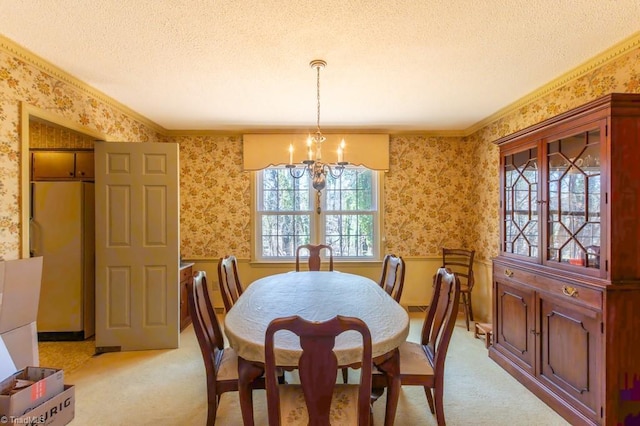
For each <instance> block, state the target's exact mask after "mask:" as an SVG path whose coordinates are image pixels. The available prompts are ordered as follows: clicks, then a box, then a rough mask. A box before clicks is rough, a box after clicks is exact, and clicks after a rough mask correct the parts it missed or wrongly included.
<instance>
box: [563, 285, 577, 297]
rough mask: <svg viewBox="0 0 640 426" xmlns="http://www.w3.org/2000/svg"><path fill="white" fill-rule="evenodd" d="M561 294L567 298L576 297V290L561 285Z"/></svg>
mask: <svg viewBox="0 0 640 426" xmlns="http://www.w3.org/2000/svg"><path fill="white" fill-rule="evenodd" d="M562 294H564V295H565V296H569V297H578V289H576V288H575V287H569V286H568V285H563V286H562Z"/></svg>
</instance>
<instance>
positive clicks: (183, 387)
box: [41, 313, 568, 426]
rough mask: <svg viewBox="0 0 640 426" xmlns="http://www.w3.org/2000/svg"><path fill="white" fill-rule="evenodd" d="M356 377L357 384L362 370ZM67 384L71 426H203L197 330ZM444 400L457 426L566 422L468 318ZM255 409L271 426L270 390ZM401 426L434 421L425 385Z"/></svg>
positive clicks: (110, 360) (377, 416)
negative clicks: (71, 388) (496, 358)
mask: <svg viewBox="0 0 640 426" xmlns="http://www.w3.org/2000/svg"><path fill="white" fill-rule="evenodd" d="M410 315H411V333H410V336H409V339H410V340H417V338H418V336H419V333H420V329H421V326H422V321H423V319H424V313H411V314H410ZM43 355H44V354H43ZM58 359H60V358H58ZM45 362H49V360H48V358H47V356H46V355H45V356H41V365H42V366H47V367H56V365H49V364H45ZM52 362H53V361H52ZM350 374H352V375H353V378H354V379H355V377H356V375H357V373H356V372H353V371H351V373H350ZM288 379H290V377H289V376H288ZM65 382H66V383H69V384H75V385H76V416H75V420H74V421H73V422H72V423H71V424H72V425H78V426H84V425H94V426H117V425H130V424H136V425H204V424H205V419H206V396H205V395H206V384H205V379H204V366H203V364H202V359H201V355H200V351H199V348H198V345H197V342H196V339H195V335H194V333H193V329H192V328H191V327H188V328H187V329H185V331H184V332H183V333H182V334H181V346H180V349H176V350H161V351H138V352H121V353H106V354H102V355H99V356H96V357H91V358H88V359H87V360H86V362H85V363H84V364H82V366H80V367H79V368H76V369H75V370H72V371H70V372H69V373H68V374H67V373H65ZM385 395H386V393H385ZM385 395H383V397H382V398H380V399H379V400H378V402H376V404H375V406H374V423H375V424H383V422H384V405H385ZM444 403H445V416H446V420H447V424H449V425H454V426H455V425H487V426H489V425H491V426H502V425H504V426H512V425H519V426H522V425H531V426H538V425H545V426H547V425H567V424H568V423H567V422H565V421H564V420H563V419H562V418H561V417H560V416H558V415H557V414H556V413H555V412H554V411H553V410H551V409H550V408H549V407H547V405H545V404H544V403H543V402H541V401H540V400H539V399H538V398H537V397H535V396H534V395H533V394H532V393H530V392H529V391H527V390H526V389H525V388H524V387H523V386H522V385H521V384H519V383H518V382H517V381H516V380H515V379H513V378H512V377H511V376H510V375H508V374H507V373H506V372H505V371H504V370H502V369H501V368H500V367H498V366H497V365H496V364H495V363H494V362H493V361H491V360H490V359H489V358H488V357H487V350H486V349H485V347H484V341H483V340H479V339H474V337H473V332H467V330H466V328H465V326H464V322H463V321H459V322H458V325H457V326H456V330H455V332H454V335H453V339H452V342H451V345H450V347H449V354H448V358H447V365H446V378H445V400H444ZM254 412H255V419H256V425H258V426H261V425H266V424H267V421H266V400H265V393H264V391H255V392H254ZM216 424H217V425H222V426H224V425H230V426H235V425H241V424H242V417H241V415H240V407H239V401H238V397H237V394H236V393H227V394H225V395H223V396H222V399H221V403H220V407H219V410H218V416H217V422H216ZM395 424H396V425H401V426H403V425H435V424H436V421H435V418H434V417H433V416H432V414H431V413H430V411H429V408H428V406H427V401H426V398H425V395H424V391H423V389H422V388H421V387H404V388H403V389H402V392H401V396H400V401H399V404H398V413H397V416H396V422H395Z"/></svg>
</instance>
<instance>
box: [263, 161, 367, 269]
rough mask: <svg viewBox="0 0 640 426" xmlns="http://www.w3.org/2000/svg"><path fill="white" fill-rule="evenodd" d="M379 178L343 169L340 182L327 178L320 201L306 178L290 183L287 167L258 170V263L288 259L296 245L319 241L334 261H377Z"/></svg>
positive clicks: (362, 169) (364, 170) (357, 169)
mask: <svg viewBox="0 0 640 426" xmlns="http://www.w3.org/2000/svg"><path fill="white" fill-rule="evenodd" d="M379 175H380V173H379V172H376V171H373V170H369V169H367V168H365V167H354V166H347V167H346V168H345V170H344V173H343V174H342V176H341V177H340V178H339V179H334V178H332V177H331V176H328V177H327V185H326V188H325V189H323V190H322V192H321V193H320V196H319V198H318V196H317V192H316V191H315V190H314V189H313V188H312V187H311V180H310V179H309V177H308V175H306V174H305V175H304V176H303V177H302V178H301V179H294V178H293V177H291V175H290V174H289V170H288V169H286V168H285V167H269V168H266V169H264V170H261V171H258V172H256V203H255V205H256V220H255V235H256V258H257V260H264V261H269V260H288V259H292V258H294V257H295V255H296V247H298V246H299V245H301V244H320V243H323V244H328V245H330V246H331V247H332V248H333V256H334V258H339V259H340V258H341V259H343V260H347V259H350V260H367V259H378V257H379V253H380V249H379V247H380V214H379V209H378V200H379V189H380V184H379V178H380V176H379ZM318 207H320V210H319V213H318V211H317V208H318Z"/></svg>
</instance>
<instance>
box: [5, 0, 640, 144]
mask: <svg viewBox="0 0 640 426" xmlns="http://www.w3.org/2000/svg"><path fill="white" fill-rule="evenodd" d="M639 30H640V1H638V0H482V1H477V0H417V1H402V0H396V1H394V0H375V1H374V0H360V1H357V0H317V1H291V0H253V1H252V0H215V1H214V0H135V1H122V0H0V34H2V35H4V36H5V37H7V38H9V39H11V40H13V41H14V42H16V43H17V44H19V45H21V46H23V47H24V48H26V49H27V50H30V51H31V52H33V53H35V54H36V55H39V56H41V57H42V58H44V59H46V60H48V61H49V62H51V63H53V64H55V65H56V66H58V67H59V68H61V69H63V70H64V71H66V72H67V73H69V74H71V75H72V76H74V77H76V78H78V79H80V80H82V81H84V82H85V83H87V84H89V85H90V86H92V87H94V88H96V89H98V90H100V91H102V92H103V93H105V94H107V95H109V96H110V97H112V98H114V99H116V100H117V101H119V102H120V103H122V104H124V105H126V106H128V107H129V108H131V109H133V110H134V111H136V112H138V113H139V114H141V115H143V116H145V117H146V118H148V119H150V120H152V121H154V122H156V123H157V124H159V125H161V126H162V127H164V128H166V129H173V130H176V129H181V130H230V131H258V130H273V129H279V130H286V129H313V128H314V125H315V121H316V74H315V71H314V70H312V69H311V68H310V67H309V62H310V61H311V60H312V59H317V58H319V59H324V60H325V61H327V63H328V65H327V67H326V68H325V69H324V70H323V71H322V72H321V75H320V84H321V122H320V124H321V127H322V129H323V130H325V131H326V130H328V129H329V130H330V129H366V130H383V131H392V132H401V131H419V130H423V131H428V130H464V129H467V128H469V127H470V126H473V125H474V124H476V123H478V122H479V121H481V120H482V119H484V118H486V117H488V116H490V115H491V114H493V113H495V112H496V111H498V110H500V109H501V108H503V107H505V106H507V105H509V104H511V103H512V102H515V101H517V100H518V99H520V98H521V97H523V96H525V95H527V94H529V93H531V92H532V91H534V90H536V89H537V88H539V87H541V86H543V85H545V84H546V83H548V82H549V81H551V80H552V79H554V78H556V77H558V76H560V75H561V74H563V73H565V72H567V71H570V70H571V69H573V68H575V67H577V66H579V65H581V64H583V63H584V62H586V61H587V60H589V59H591V58H593V57H594V56H596V55H598V54H599V53H601V52H603V51H605V50H606V49H608V48H609V47H611V46H613V45H614V44H616V43H618V42H620V41H622V40H624V39H626V38H628V37H629V36H632V35H634V34H635V33H636V32H638V31H639Z"/></svg>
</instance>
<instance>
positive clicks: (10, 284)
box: [0, 257, 42, 380]
mask: <svg viewBox="0 0 640 426" xmlns="http://www.w3.org/2000/svg"><path fill="white" fill-rule="evenodd" d="M41 281H42V257H32V258H29V259H18V260H7V261H0V338H2V340H3V341H4V344H5V345H6V347H7V348H8V350H9V354H11V359H12V360H13V363H14V365H15V367H16V370H21V369H23V368H24V367H26V366H29V365H39V364H40V361H39V357H38V334H37V329H36V320H37V318H38V304H39V300H40V285H41ZM13 372H15V370H14V371H13ZM13 372H12V373H13ZM5 377H7V376H6V375H3V376H0V380H2V379H3V378H5Z"/></svg>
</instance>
